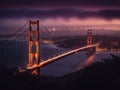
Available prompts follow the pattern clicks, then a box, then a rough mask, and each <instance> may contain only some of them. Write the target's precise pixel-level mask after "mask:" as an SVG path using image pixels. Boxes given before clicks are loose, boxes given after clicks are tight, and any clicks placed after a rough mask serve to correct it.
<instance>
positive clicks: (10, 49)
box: [0, 41, 65, 68]
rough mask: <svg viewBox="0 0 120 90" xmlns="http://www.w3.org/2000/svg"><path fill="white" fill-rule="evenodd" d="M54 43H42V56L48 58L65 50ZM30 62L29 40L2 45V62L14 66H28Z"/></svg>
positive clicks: (0, 54)
mask: <svg viewBox="0 0 120 90" xmlns="http://www.w3.org/2000/svg"><path fill="white" fill-rule="evenodd" d="M64 51H65V49H62V48H59V47H57V46H56V45H54V44H41V45H40V57H41V59H42V60H46V59H48V58H50V57H53V56H54V55H57V54H59V53H61V52H64ZM27 62H28V42H26V41H9V42H5V43H4V44H2V45H0V64H3V65H6V66H7V67H9V68H12V67H26V66H27Z"/></svg>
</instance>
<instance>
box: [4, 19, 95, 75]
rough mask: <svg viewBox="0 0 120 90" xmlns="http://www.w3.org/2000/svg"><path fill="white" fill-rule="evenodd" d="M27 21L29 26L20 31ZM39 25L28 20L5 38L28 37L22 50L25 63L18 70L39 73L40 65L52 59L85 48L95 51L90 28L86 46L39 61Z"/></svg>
mask: <svg viewBox="0 0 120 90" xmlns="http://www.w3.org/2000/svg"><path fill="white" fill-rule="evenodd" d="M28 23H29V28H27V29H26V30H24V31H22V32H21V29H23V28H24V27H25V26H26V25H27V24H28ZM39 26H40V25H39V20H37V21H32V20H30V21H29V22H27V23H26V24H25V25H23V26H22V27H21V28H20V29H19V30H17V31H16V32H15V33H14V34H13V35H11V36H10V37H8V38H7V39H6V40H7V41H8V40H9V41H13V40H18V39H21V38H20V37H21V36H22V38H23V40H24V39H25V38H27V39H28V43H26V45H27V47H28V49H27V51H26V52H24V54H26V56H27V55H28V56H27V57H26V59H27V65H26V67H25V68H24V69H23V68H22V67H21V69H19V71H20V72H23V71H29V73H31V74H35V75H38V74H39V73H40V68H41V67H43V66H46V65H47V64H50V63H52V62H54V61H57V60H59V59H60V58H64V57H66V56H68V55H71V54H74V53H76V52H79V51H82V50H86V51H87V53H88V54H89V55H90V54H93V53H95V51H96V47H97V44H93V43H92V30H91V29H88V30H87V45H86V46H83V47H80V48H77V49H73V50H70V51H67V52H64V53H62V54H59V55H57V56H54V57H52V58H49V59H46V60H44V61H41V58H40V56H41V53H40V50H41V49H40V44H41V41H40V33H41V30H40V27H39ZM44 28H45V27H44ZM45 30H46V28H45ZM49 33H50V32H49ZM6 40H3V41H2V42H5V41H6ZM6 46H9V45H8V44H5V45H3V47H2V49H3V50H4V48H6ZM27 47H26V48H27ZM24 49H25V48H24Z"/></svg>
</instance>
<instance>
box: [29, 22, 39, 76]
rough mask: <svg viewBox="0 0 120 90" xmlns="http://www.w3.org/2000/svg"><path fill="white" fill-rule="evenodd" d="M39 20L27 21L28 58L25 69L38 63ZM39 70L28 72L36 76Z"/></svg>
mask: <svg viewBox="0 0 120 90" xmlns="http://www.w3.org/2000/svg"><path fill="white" fill-rule="evenodd" d="M39 49H40V42H39V20H37V21H31V20H30V21H29V58H28V65H27V67H31V66H36V65H38V64H39V63H40V51H39ZM39 72H40V69H34V70H30V73H31V74H35V75H38V74H39Z"/></svg>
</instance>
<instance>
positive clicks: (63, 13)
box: [0, 8, 120, 19]
mask: <svg viewBox="0 0 120 90" xmlns="http://www.w3.org/2000/svg"><path fill="white" fill-rule="evenodd" d="M0 12H1V13H2V14H0V18H22V17H26V18H41V19H47V18H53V19H54V18H59V17H60V18H65V19H69V18H71V17H75V18H80V19H84V18H90V17H92V18H104V19H117V18H120V9H100V10H95V11H94V10H83V9H80V8H53V9H28V8H21V9H2V10H0Z"/></svg>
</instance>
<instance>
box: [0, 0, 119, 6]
mask: <svg viewBox="0 0 120 90" xmlns="http://www.w3.org/2000/svg"><path fill="white" fill-rule="evenodd" d="M71 6H72V7H75V6H77V7H120V0H1V3H0V7H71Z"/></svg>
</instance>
